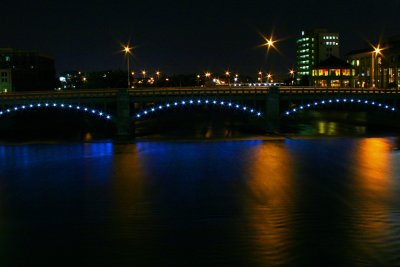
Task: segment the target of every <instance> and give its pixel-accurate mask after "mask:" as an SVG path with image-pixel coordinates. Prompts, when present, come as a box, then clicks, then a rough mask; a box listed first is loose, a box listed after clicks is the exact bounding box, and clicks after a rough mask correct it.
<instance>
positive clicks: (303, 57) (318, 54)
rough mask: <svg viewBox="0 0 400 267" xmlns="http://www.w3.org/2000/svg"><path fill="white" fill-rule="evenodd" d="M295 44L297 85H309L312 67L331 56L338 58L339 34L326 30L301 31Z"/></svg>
mask: <svg viewBox="0 0 400 267" xmlns="http://www.w3.org/2000/svg"><path fill="white" fill-rule="evenodd" d="M296 44H297V56H296V70H297V72H296V82H297V84H303V85H309V84H310V78H311V74H312V68H313V66H315V65H316V64H318V63H319V62H321V61H324V60H326V59H328V58H329V57H331V56H335V57H339V53H340V50H339V47H340V45H339V44H340V42H339V34H338V33H331V32H328V31H327V30H326V29H314V30H309V31H302V32H301V36H300V38H299V39H297V42H296Z"/></svg>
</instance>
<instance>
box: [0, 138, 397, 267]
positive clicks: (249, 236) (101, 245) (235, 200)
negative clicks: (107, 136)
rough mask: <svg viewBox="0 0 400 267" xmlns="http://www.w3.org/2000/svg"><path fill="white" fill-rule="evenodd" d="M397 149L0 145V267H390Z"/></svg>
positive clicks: (359, 143)
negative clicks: (60, 266) (77, 263)
mask: <svg viewBox="0 0 400 267" xmlns="http://www.w3.org/2000/svg"><path fill="white" fill-rule="evenodd" d="M395 143H396V140H393V139H388V138H360V139H346V138H341V139H339V138H338V139H327V140H324V139H320V140H293V139H292V140H285V141H279V142H268V141H266V142H263V141H224V142H220V141H212V142H205V141H201V142H138V143H135V144H129V145H114V144H111V143H100V144H73V145H30V146H25V145H22V146H0V156H1V159H2V160H1V161H0V216H1V217H0V218H1V220H0V248H1V249H0V265H1V266H29V265H46V264H47V265H48V264H52V265H67V266H68V265H69V266H76V262H79V263H80V264H81V265H85V266H87V265H90V266H93V265H99V266H101V265H107V266H193V265H200V266H207V265H210V266H396V264H398V260H399V258H398V257H399V256H398V255H399V253H400V244H399V240H400V231H399V229H400V217H399V216H398V214H399V211H400V184H399V181H398V178H399V177H400V153H398V152H397V151H394V150H393V149H392V148H393V147H394V146H395ZM21 255H24V257H21ZM60 259H63V262H60Z"/></svg>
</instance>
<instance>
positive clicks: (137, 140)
mask: <svg viewBox="0 0 400 267" xmlns="http://www.w3.org/2000/svg"><path fill="white" fill-rule="evenodd" d="M397 137H400V135H394V134H393V133H392V134H370V135H298V134H276V135H265V136H263V135H257V136H241V137H214V138H201V137H163V136H145V137H137V138H132V139H129V140H124V141H119V140H117V139H98V140H91V141H89V142H88V141H83V140H68V141H64V140H29V141H26V140H25V141H5V140H2V141H0V145H6V146H19V145H77V144H102V143H113V144H115V145H123V144H135V143H140V142H148V143H151V142H174V143H180V142H235V141H285V140H322V139H344V138H346V139H360V138H397Z"/></svg>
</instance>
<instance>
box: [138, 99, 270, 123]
mask: <svg viewBox="0 0 400 267" xmlns="http://www.w3.org/2000/svg"><path fill="white" fill-rule="evenodd" d="M202 104H203V105H212V106H220V107H226V108H231V109H234V110H240V111H242V112H247V113H250V114H253V115H255V116H257V117H261V116H262V113H261V112H259V111H257V110H256V109H254V108H251V107H247V106H245V105H240V104H237V103H232V102H230V101H224V100H209V99H205V100H202V99H196V100H193V99H189V100H180V101H172V102H169V103H166V104H163V105H155V106H153V107H151V108H149V109H146V110H143V111H141V112H139V113H137V114H136V115H135V118H136V119H140V118H142V117H144V116H146V115H148V114H150V113H154V112H157V111H161V110H164V109H170V108H174V107H179V106H188V105H189V106H190V105H202Z"/></svg>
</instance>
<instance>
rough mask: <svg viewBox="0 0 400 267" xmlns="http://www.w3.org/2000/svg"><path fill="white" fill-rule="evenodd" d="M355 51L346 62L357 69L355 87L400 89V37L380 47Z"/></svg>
mask: <svg viewBox="0 0 400 267" xmlns="http://www.w3.org/2000/svg"><path fill="white" fill-rule="evenodd" d="M379 47H380V50H374V48H373V47H370V48H365V49H361V50H355V51H352V52H350V53H348V54H347V56H346V60H347V62H348V63H350V64H351V65H353V66H354V68H355V71H356V73H355V86H356V87H363V88H374V87H378V88H400V36H397V37H392V38H389V39H388V40H387V41H386V42H384V43H382V44H381V45H379Z"/></svg>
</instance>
